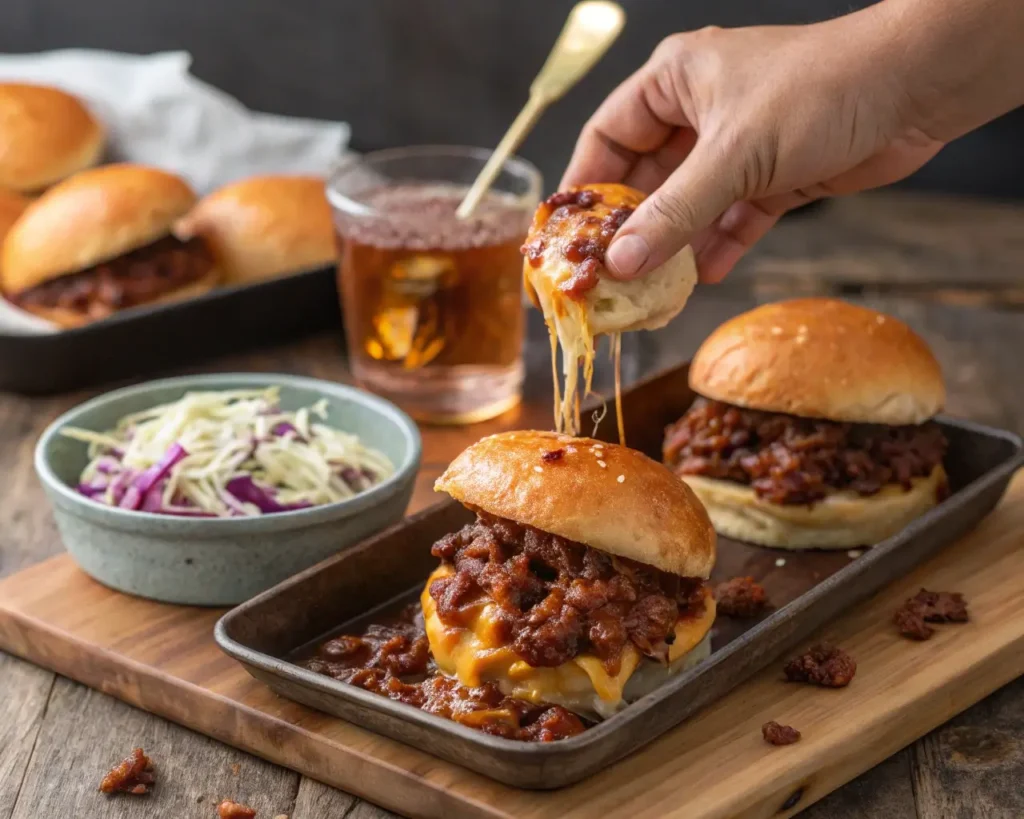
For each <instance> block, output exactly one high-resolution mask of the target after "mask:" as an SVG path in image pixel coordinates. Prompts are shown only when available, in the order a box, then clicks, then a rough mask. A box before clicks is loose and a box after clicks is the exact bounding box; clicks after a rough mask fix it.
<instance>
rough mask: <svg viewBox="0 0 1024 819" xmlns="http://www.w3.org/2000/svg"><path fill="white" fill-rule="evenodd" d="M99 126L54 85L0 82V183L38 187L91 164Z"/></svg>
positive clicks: (29, 189)
mask: <svg viewBox="0 0 1024 819" xmlns="http://www.w3.org/2000/svg"><path fill="white" fill-rule="evenodd" d="M103 141H104V134H103V127H102V126H101V125H100V124H99V122H97V121H96V119H95V117H93V116H92V114H90V113H89V111H88V109H86V107H85V106H84V105H82V103H81V102H80V101H79V100H78V99H76V98H75V97H73V96H71V95H70V94H65V93H64V92H63V91H59V90H57V89H56V88H48V87H46V86H43V85H24V84H21V83H0V187H2V188H9V189H10V190H14V191H20V192H22V193H33V192H36V191H40V190H42V189H43V188H46V187H48V186H49V185H52V184H54V183H55V182H59V181H60V180H61V179H64V178H66V177H68V176H70V175H71V174H73V173H76V172H77V171H80V170H83V169H84V168H89V167H91V166H92V165H95V164H96V163H97V162H98V161H99V159H100V156H101V155H102V154H103Z"/></svg>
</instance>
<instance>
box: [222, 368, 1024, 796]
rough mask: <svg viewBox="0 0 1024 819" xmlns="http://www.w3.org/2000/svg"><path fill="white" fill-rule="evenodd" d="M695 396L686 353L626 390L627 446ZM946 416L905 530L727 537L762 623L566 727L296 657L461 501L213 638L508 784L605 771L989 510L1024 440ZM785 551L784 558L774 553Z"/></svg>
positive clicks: (318, 571) (411, 522)
mask: <svg viewBox="0 0 1024 819" xmlns="http://www.w3.org/2000/svg"><path fill="white" fill-rule="evenodd" d="M693 399H694V395H693V393H692V392H691V391H690V389H689V388H688V386H687V367H686V366H685V365H684V366H683V367H678V368H675V369H672V370H669V371H667V372H664V373H662V374H660V375H657V376H654V377H653V378H651V379H648V380H646V381H644V382H641V383H640V384H638V385H637V386H635V387H633V388H632V389H630V390H629V391H628V392H626V393H625V394H624V395H623V414H624V416H625V421H626V440H627V442H628V443H629V445H630V446H632V447H634V448H636V449H639V450H641V451H643V452H645V453H646V454H648V455H649V456H651V457H654V458H659V459H660V455H661V442H662V435H663V432H664V428H665V426H666V425H667V424H669V423H671V422H673V421H675V420H676V419H677V418H678V417H679V416H680V415H682V414H683V413H684V412H685V411H686V410H687V408H688V407H689V406H690V404H691V403H692V401H693ZM940 423H941V424H942V426H943V428H944V430H945V433H946V435H947V436H948V438H949V453H948V457H947V460H946V469H947V471H948V473H949V477H950V485H951V489H952V493H951V495H950V497H949V498H948V499H946V500H945V501H943V502H942V503H941V504H940V505H939V506H938V507H936V508H935V509H933V510H931V511H929V512H928V513H926V514H925V515H923V516H922V517H920V518H919V519H917V520H915V521H914V522H913V523H911V524H910V525H909V526H908V527H907V528H906V529H904V530H903V531H902V532H900V533H899V534H897V535H895V536H894V537H892V538H889V539H888V540H886V541H884V542H882V543H880V544H878V545H876V546H875V547H874V548H873V549H870V550H867V551H864V552H863V553H862V554H859V555H857V554H856V553H854V555H855V556H852V557H851V554H850V553H848V552H847V551H845V550H843V551H838V552H835V551H833V552H822V551H811V552H790V551H778V550H772V549H763V548H758V547H755V546H750V545H747V544H743V543H739V542H737V541H733V540H729V539H726V538H719V544H718V561H717V565H716V568H715V572H714V575H713V580H715V581H720V580H723V579H727V578H730V577H735V576H737V575H741V574H742V575H752V576H754V577H755V578H757V579H758V580H759V581H760V582H761V583H763V584H764V586H765V587H766V589H767V591H768V596H769V599H770V600H771V602H772V603H773V604H774V606H775V608H774V609H773V610H772V611H771V613H770V614H768V615H767V616H765V617H764V618H763V619H761V620H760V621H755V622H749V621H748V622H746V623H744V622H742V621H730V620H729V618H725V617H720V618H719V619H718V621H717V622H716V624H715V627H714V630H713V632H712V638H713V639H712V655H711V656H710V657H709V658H708V659H707V660H705V661H703V662H701V663H700V664H698V665H697V666H695V667H694V668H692V669H690V670H688V671H686V672H683V673H681V674H680V675H679V676H677V677H675V678H673V679H672V680H670V681H669V682H666V683H665V684H664V685H663V686H662V687H661V688H659V689H658V690H657V691H655V692H654V693H652V694H650V695H648V696H646V697H644V698H643V699H641V700H639V701H637V702H635V703H632V704H631V705H629V706H627V707H626V708H625V709H624V710H623V711H621V712H620V713H618V714H616V715H615V716H614V717H612V718H611V719H608V720H606V721H605V722H602V723H600V724H598V725H596V726H595V727H593V728H590V729H589V730H587V731H585V732H584V733H583V734H580V735H578V736H575V737H572V738H570V739H566V740H561V741H558V742H552V743H543V744H539V743H536V744H535V743H523V742H515V741H513V740H507V739H502V738H498V737H492V736H488V735H485V734H483V733H481V732H478V731H475V730H473V729H470V728H466V727H464V726H461V725H457V724H456V723H454V722H452V721H450V720H446V719H443V718H441V717H436V716H433V715H431V714H427V713H424V712H422V711H420V710H418V709H416V708H413V707H411V706H408V705H405V704H402V703H397V702H392V701H391V700H388V699H386V698H384V697H381V696H378V695H376V694H372V693H370V692H368V691H364V690H362V689H360V688H357V687H355V686H349V685H346V684H344V683H341V682H338V681H337V680H334V679H331V678H329V677H326V676H322V675H319V674H314V673H312V672H310V671H306V670H305V669H303V668H301V667H299V666H298V665H295V664H294V663H292V662H289V661H288V658H289V657H294V656H295V655H296V653H297V652H300V651H301V650H302V649H303V648H304V647H306V646H309V645H310V644H312V643H313V642H315V641H317V640H321V639H325V638H326V637H328V636H330V635H331V634H334V633H338V632H339V631H340V630H342V629H341V628H340V626H342V624H345V623H348V622H350V621H352V620H356V619H360V618H362V617H364V616H365V615H366V613H367V612H369V611H372V610H373V609H376V608H379V607H381V606H384V605H386V604H387V603H388V602H389V601H394V600H396V599H399V598H403V597H405V596H407V595H410V594H412V593H413V591H414V590H419V589H421V588H422V585H423V583H424V582H425V580H426V578H427V576H428V575H429V573H430V572H431V571H432V570H433V568H434V567H435V566H436V564H437V560H436V559H435V558H433V557H431V555H430V546H431V545H432V544H433V543H434V541H436V540H437V539H439V538H440V537H442V536H443V535H444V534H446V533H448V532H451V531H454V530H456V529H458V528H459V527H460V526H462V525H464V524H465V523H467V522H468V521H470V520H471V519H472V515H471V513H469V512H468V511H467V510H465V509H464V508H463V507H462V506H461V505H460V504H458V503H455V502H453V501H445V502H442V503H440V504H438V505H436V506H433V507H431V508H430V509H427V510H426V511H424V512H422V513H420V514H418V515H415V516H413V517H410V518H408V519H406V520H405V521H403V522H402V523H401V524H399V525H397V526H396V527H393V528H392V529H390V530H388V531H386V532H384V533H382V534H380V535H378V536H376V537H374V538H372V539H370V540H368V541H367V542H365V543H363V544H361V545H360V546H358V547H356V548H355V549H353V550H351V551H347V552H344V553H342V554H339V555H337V556H335V557H333V558H330V559H328V560H326V561H324V562H323V563H320V564H319V565H317V566H314V567H313V568H311V569H309V570H308V571H306V572H303V573H302V574H299V575H297V576H295V577H293V578H291V579H289V580H287V581H285V582H284V583H281V584H280V585H278V586H276V587H275V588H272V589H270V590H269V591H267V592H264V593H263V594H261V595H259V596H258V597H256V598H254V599H252V600H250V601H249V602H247V603H243V604H242V605H241V606H239V607H238V608H236V609H234V610H232V611H231V612H229V613H228V614H226V615H225V616H224V617H223V618H222V619H221V620H220V621H219V622H218V624H217V626H216V631H215V634H216V639H217V642H218V644H219V645H220V646H221V648H222V649H223V650H224V651H226V652H227V653H228V654H230V655H231V656H233V657H235V658H236V659H237V660H239V661H240V662H241V663H242V664H243V665H244V666H245V667H246V668H247V669H248V671H249V672H250V673H251V674H252V675H253V676H254V677H256V678H257V679H259V680H261V681H263V682H264V683H266V684H267V685H268V686H270V687H271V688H272V689H273V690H274V691H276V692H277V693H279V694H281V695H282V696H284V697H287V698H288V699H292V700H296V701H298V702H301V703H304V704H306V705H308V706H311V707H313V708H316V709H319V710H321V711H325V712H327V713H330V714H334V715H335V716H338V717H341V718H342V719H345V720H348V721H349V722H353V723H355V724H357V725H360V726H362V727H364V728H368V729H370V730H372V731H376V732H378V733H380V734H384V735H385V736H388V737H391V738H393V739H396V740H399V741H401V742H405V743H407V744H409V745H412V746H414V747H416V748H419V749H422V750H425V751H427V752H429V753H431V754H434V755H436V756H439V757H442V758H444V759H447V760H449V761H451V762H455V763H457V764H459V765H463V766H465V767H467V768H471V769H472V770H475V771H478V772H479V773H482V774H485V775H487V776H489V777H492V778H493V779H497V780H499V781H501V782H504V783H506V784H509V785H514V786H517V787H522V788H530V789H552V788H558V787H563V786H565V785H569V784H572V783H574V782H577V781H579V780H581V779H583V778H585V777H587V776H589V775H592V774H594V773H597V772H598V771H600V770H601V769H603V768H605V767H607V766H608V765H610V764H612V763H613V762H615V761H616V760H618V759H621V758H622V757H624V756H626V755H627V754H629V753H631V752H632V751H635V750H636V749H638V748H640V747H641V746H643V745H645V744H647V743H649V742H651V741H652V740H653V739H655V738H656V737H658V736H659V735H660V734H662V733H664V732H665V731H668V730H670V729H671V728H673V727H674V726H676V725H678V724H679V723H680V722H681V721H682V720H684V719H686V718H687V717H688V716H690V715H691V714H693V713H695V712H697V711H698V710H700V709H701V708H704V707H705V706H707V705H708V704H710V703H712V702H714V701H715V700H717V699H718V698H719V697H721V696H723V695H724V694H726V693H727V692H728V691H729V690H731V689H732V688H733V687H735V686H736V685H738V684H739V683H740V682H742V681H743V680H745V679H746V678H747V677H749V676H750V675H752V674H753V673H755V672H756V671H758V670H760V669H761V668H763V667H764V666H765V665H767V664H768V663H770V662H772V661H774V660H776V659H777V658H779V657H780V655H782V654H784V653H785V652H788V651H790V650H792V649H794V648H796V647H797V646H798V645H799V644H800V643H802V642H803V641H804V640H805V639H806V638H807V637H808V636H809V635H810V634H811V633H812V632H814V631H815V630H816V629H817V628H819V627H820V626H821V625H822V624H823V623H825V622H827V621H829V620H830V619H832V618H834V617H835V616H836V615H838V614H839V613H840V612H842V611H843V610H844V609H846V608H848V607H850V606H851V605H853V604H855V603H857V602H858V601H860V600H863V599H866V598H867V597H870V596H871V595H873V594H874V593H875V592H876V591H878V590H879V589H880V588H882V587H883V586H885V585H886V584H887V583H889V582H890V581H892V580H894V579H896V578H899V577H901V576H902V575H904V574H906V573H907V572H908V571H909V570H910V569H912V568H913V567H915V566H916V565H917V564H919V563H921V562H922V561H924V560H925V559H927V558H928V557H930V556H931V555H933V554H935V553H936V552H938V551H939V550H940V549H942V548H944V547H945V546H947V545H948V544H950V543H952V542H953V541H955V540H957V539H958V538H959V537H961V536H962V535H963V534H965V533H966V532H967V531H968V530H970V529H971V528H972V527H973V526H974V525H975V524H976V523H977V522H978V521H979V520H981V518H983V517H984V516H985V515H986V514H988V512H990V511H991V510H992V508H993V507H994V506H995V505H996V503H997V502H998V500H999V498H1000V497H1001V496H1002V494H1003V492H1004V491H1005V489H1006V486H1007V484H1008V482H1009V480H1010V477H1011V476H1012V474H1013V473H1014V471H1015V470H1016V469H1017V468H1018V467H1020V466H1021V465H1022V464H1024V456H1022V442H1021V439H1020V438H1019V437H1018V436H1016V435H1014V434H1012V433H1010V432H1004V431H1001V430H996V429H990V428H988V427H984V426H981V425H978V424H973V423H969V422H965V421H957V420H952V419H945V418H944V419H940ZM615 429H616V423H615V418H614V410H613V409H612V408H611V406H609V417H608V418H606V419H605V421H604V423H603V424H602V425H601V431H602V437H606V438H607V439H608V440H612V439H614V436H615V434H616V433H615ZM285 546H286V545H285V544H282V547H283V548H284V547H285ZM780 557H783V558H784V559H785V563H784V565H783V566H778V565H777V564H776V560H777V558H780Z"/></svg>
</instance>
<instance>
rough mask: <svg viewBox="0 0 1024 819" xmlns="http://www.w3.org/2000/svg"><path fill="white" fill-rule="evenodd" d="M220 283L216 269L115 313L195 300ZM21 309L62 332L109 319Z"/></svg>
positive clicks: (66, 311)
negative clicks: (186, 283)
mask: <svg viewBox="0 0 1024 819" xmlns="http://www.w3.org/2000/svg"><path fill="white" fill-rule="evenodd" d="M220 281H221V276H220V271H219V270H217V269H214V270H211V271H210V272H209V273H207V274H206V275H205V276H204V277H203V278H201V279H200V280H199V281H196V282H192V284H188V285H185V286H184V287H181V288H179V289H177V290H173V291H171V292H170V293H165V294H164V295H162V296H160V298H158V299H153V301H150V302H147V303H146V304H139V305H136V306H135V307H128V308H125V309H124V310H118V311H115V312H125V310H138V309H140V308H143V307H150V306H153V305H157V304H171V303H173V302H177V301H187V300H188V299H194V298H196V296H202V295H203V294H204V293H209V292H210V291H211V290H213V288H215V287H216V286H217V285H218V284H220ZM19 309H21V310H24V311H25V312H26V313H32V314H33V315H36V316H39V317H40V318H43V319H46V320H47V321H49V322H52V323H53V324H56V325H57V326H58V327H60V328H61V329H62V330H70V329H72V328H73V327H82V326H83V325H86V324H90V323H92V322H94V321H100V320H101V319H104V318H108V317H107V316H99V317H93V316H89V315H88V314H86V313H80V312H79V311H77V310H69V309H67V308H66V307H39V306H36V305H32V304H27V305H24V306H22V305H19Z"/></svg>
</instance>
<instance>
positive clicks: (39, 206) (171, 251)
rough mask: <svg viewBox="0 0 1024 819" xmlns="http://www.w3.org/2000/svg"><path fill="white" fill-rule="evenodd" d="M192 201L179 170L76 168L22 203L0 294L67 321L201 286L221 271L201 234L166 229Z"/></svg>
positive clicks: (1, 268)
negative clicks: (179, 234)
mask: <svg viewBox="0 0 1024 819" xmlns="http://www.w3.org/2000/svg"><path fill="white" fill-rule="evenodd" d="M195 201H196V196H195V194H194V193H193V192H192V189H191V188H190V187H189V186H188V184H187V183H186V182H185V181H184V180H183V179H181V178H180V177H178V176H175V175H174V174H170V173H166V172H164V171H160V170H157V169H156V168H149V167H146V166H143V165H131V164H119V165H107V166H104V167H101V168H94V169H92V170H88V171H82V172H81V173H78V174H75V175H74V176H73V177H71V178H70V179H67V180H65V181H63V182H61V183H59V184H57V185H55V186H54V187H52V188H50V189H49V190H48V191H47V192H46V193H44V194H43V195H42V196H41V197H39V198H38V199H36V200H35V201H33V202H32V203H31V204H30V205H28V207H27V208H26V209H25V211H24V212H23V213H22V214H21V216H20V217H19V218H18V220H17V221H16V222H15V223H14V225H13V226H12V227H11V229H10V231H9V232H8V234H7V237H6V239H5V241H4V244H3V254H2V262H0V285H2V286H3V291H4V295H6V296H7V298H8V299H10V300H11V301H12V302H14V303H15V304H17V305H18V306H19V307H21V308H22V309H24V310H27V311H28V312H30V313H35V314H36V315H39V316H41V317H43V318H45V319H48V320H50V321H52V322H54V323H55V324H57V325H59V326H61V327H75V326H78V325H81V324H85V323H87V322H89V321H94V320H96V319H101V318H105V317H107V316H109V315H111V314H113V313H115V312H117V311H118V310H122V309H126V308H130V307H137V306H140V305H146V304H153V303H156V302H163V301H173V300H179V299H185V298H190V297H193V296H197V295H199V294H201V293H205V292H206V291H208V290H210V289H211V288H212V287H213V286H214V285H215V284H216V283H217V281H218V279H219V274H218V272H217V270H216V268H215V265H214V262H213V257H212V256H211V254H210V252H209V249H208V248H207V246H206V245H205V244H204V242H203V240H202V239H190V240H188V241H180V240H178V239H176V238H175V237H174V236H172V235H171V234H170V230H171V225H172V224H173V223H174V222H175V221H176V220H177V219H178V218H180V217H181V216H182V215H183V214H185V213H186V212H187V211H188V210H189V209H190V208H191V207H192V206H193V205H194V204H195Z"/></svg>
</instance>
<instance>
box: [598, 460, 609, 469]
mask: <svg viewBox="0 0 1024 819" xmlns="http://www.w3.org/2000/svg"><path fill="white" fill-rule="evenodd" d="M597 465H598V466H599V467H601V469H604V468H605V467H606V466H608V464H606V463H605V462H604V461H602V460H598V462H597Z"/></svg>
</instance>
